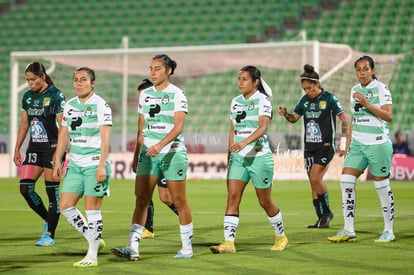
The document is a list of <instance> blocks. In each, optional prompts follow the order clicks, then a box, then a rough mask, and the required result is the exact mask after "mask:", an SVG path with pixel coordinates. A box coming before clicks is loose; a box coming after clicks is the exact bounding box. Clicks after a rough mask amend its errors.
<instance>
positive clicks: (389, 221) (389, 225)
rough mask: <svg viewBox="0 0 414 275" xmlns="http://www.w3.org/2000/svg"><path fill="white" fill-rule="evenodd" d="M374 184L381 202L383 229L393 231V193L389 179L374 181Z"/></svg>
mask: <svg viewBox="0 0 414 275" xmlns="http://www.w3.org/2000/svg"><path fill="white" fill-rule="evenodd" d="M374 185H375V189H376V190H377V194H378V197H379V199H380V202H381V208H382V216H383V217H384V231H388V232H390V233H394V231H393V224H394V195H393V193H392V191H391V187H390V180H389V179H385V180H381V181H374Z"/></svg>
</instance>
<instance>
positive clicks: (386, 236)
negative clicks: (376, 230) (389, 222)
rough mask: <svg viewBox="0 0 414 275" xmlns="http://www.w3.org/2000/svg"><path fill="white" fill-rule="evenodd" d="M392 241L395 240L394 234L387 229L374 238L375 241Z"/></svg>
mask: <svg viewBox="0 0 414 275" xmlns="http://www.w3.org/2000/svg"><path fill="white" fill-rule="evenodd" d="M393 241H395V236H394V234H393V233H390V232H388V231H384V232H382V234H381V236H380V237H379V238H378V239H376V240H375V242H376V243H389V242H393Z"/></svg>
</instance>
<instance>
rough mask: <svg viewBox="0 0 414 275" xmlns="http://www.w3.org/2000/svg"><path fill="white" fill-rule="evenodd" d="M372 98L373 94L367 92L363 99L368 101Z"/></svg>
mask: <svg viewBox="0 0 414 275" xmlns="http://www.w3.org/2000/svg"><path fill="white" fill-rule="evenodd" d="M373 96H374V94H373V92H372V91H371V90H369V91H368V92H367V94H366V95H365V97H366V98H367V99H370V98H372V97H373Z"/></svg>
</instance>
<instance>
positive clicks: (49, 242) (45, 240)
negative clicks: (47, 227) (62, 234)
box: [36, 234, 55, 246]
mask: <svg viewBox="0 0 414 275" xmlns="http://www.w3.org/2000/svg"><path fill="white" fill-rule="evenodd" d="M54 244H55V240H53V239H52V238H51V237H50V236H49V235H46V234H44V235H42V237H41V238H40V240H39V241H38V242H37V243H36V246H53V245H54Z"/></svg>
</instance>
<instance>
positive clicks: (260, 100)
mask: <svg viewBox="0 0 414 275" xmlns="http://www.w3.org/2000/svg"><path fill="white" fill-rule="evenodd" d="M260 116H268V117H271V116H272V105H271V102H270V99H269V97H268V96H266V95H265V94H263V93H261V92H259V91H256V93H254V94H253V95H252V96H251V97H250V98H249V99H245V98H244V96H243V95H239V96H237V97H235V98H233V100H232V101H231V105H230V119H231V121H232V123H233V125H234V143H236V142H239V141H241V140H244V139H245V138H246V137H248V136H250V135H251V134H252V133H253V132H254V131H256V129H257V128H258V127H259V117H260ZM268 152H271V150H270V146H269V140H268V137H267V134H264V135H263V136H262V137H261V138H259V139H258V140H256V141H255V142H252V143H250V144H248V145H247V146H246V147H245V148H244V149H243V150H241V151H240V152H238V154H239V155H242V156H244V157H255V156H262V155H264V154H266V153H268Z"/></svg>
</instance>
